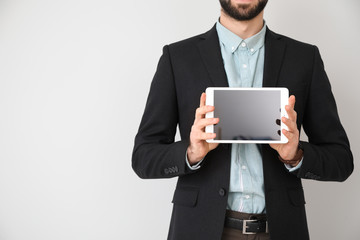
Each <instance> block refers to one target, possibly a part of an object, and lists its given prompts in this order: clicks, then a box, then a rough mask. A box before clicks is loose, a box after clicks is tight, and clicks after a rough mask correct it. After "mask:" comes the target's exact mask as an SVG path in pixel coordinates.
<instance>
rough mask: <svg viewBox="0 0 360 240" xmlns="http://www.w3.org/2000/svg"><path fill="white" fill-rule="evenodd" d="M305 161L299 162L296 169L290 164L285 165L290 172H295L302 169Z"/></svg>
mask: <svg viewBox="0 0 360 240" xmlns="http://www.w3.org/2000/svg"><path fill="white" fill-rule="evenodd" d="M303 160H304V157H302V158H301V161H300V162H299V164H298V165H296V167H292V166H290V165H289V164H284V165H285V167H286V169H287V170H288V171H289V172H294V171H296V170H298V169H299V168H300V167H301V165H302V162H303Z"/></svg>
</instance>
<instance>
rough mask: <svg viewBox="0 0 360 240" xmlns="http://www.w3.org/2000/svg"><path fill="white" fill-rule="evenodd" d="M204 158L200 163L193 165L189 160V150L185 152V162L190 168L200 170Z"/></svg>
mask: <svg viewBox="0 0 360 240" xmlns="http://www.w3.org/2000/svg"><path fill="white" fill-rule="evenodd" d="M203 160H204V158H203V159H201V160H200V161H199V162H198V163H196V164H195V165H193V166H191V165H190V163H189V160H188V157H187V152H186V153H185V162H186V165H187V166H188V168H189V169H190V170H198V169H199V168H200V167H201V166H200V165H201V163H202V161H203Z"/></svg>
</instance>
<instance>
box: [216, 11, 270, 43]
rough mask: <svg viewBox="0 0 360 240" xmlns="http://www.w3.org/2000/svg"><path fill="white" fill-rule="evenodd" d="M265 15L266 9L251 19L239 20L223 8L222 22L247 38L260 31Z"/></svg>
mask: <svg viewBox="0 0 360 240" xmlns="http://www.w3.org/2000/svg"><path fill="white" fill-rule="evenodd" d="M263 17H264V11H262V12H261V13H260V14H259V15H257V16H256V17H255V18H253V19H251V20H248V21H239V20H236V19H234V18H232V17H230V16H229V15H227V14H226V13H225V12H224V10H223V9H221V15H220V23H221V24H222V25H223V26H224V27H226V28H227V29H229V30H230V31H231V32H233V33H235V34H236V35H238V36H239V37H240V38H241V39H247V38H249V37H251V36H253V35H255V34H257V33H258V32H260V30H261V29H262V27H263V25H264V20H263Z"/></svg>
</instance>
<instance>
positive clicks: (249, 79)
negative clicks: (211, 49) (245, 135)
mask: <svg viewBox="0 0 360 240" xmlns="http://www.w3.org/2000/svg"><path fill="white" fill-rule="evenodd" d="M216 30H217V33H218V35H219V41H220V48H221V54H222V58H223V61H224V67H225V71H226V75H227V79H228V83H229V87H257V88H259V87H262V82H263V72H264V56H265V54H264V53H265V46H264V42H265V33H266V24H265V23H264V26H263V28H262V29H261V30H260V32H258V33H257V34H256V35H254V36H252V37H250V38H247V39H241V38H240V37H239V36H237V35H236V34H234V33H233V32H231V31H230V30H228V29H227V28H225V27H224V26H223V25H221V23H220V22H217V24H216ZM227 208H228V209H230V210H233V211H238V212H246V213H264V212H265V192H264V176H263V165H262V156H261V150H260V146H259V145H257V144H232V146H231V172H230V186H229V196H228V204H227Z"/></svg>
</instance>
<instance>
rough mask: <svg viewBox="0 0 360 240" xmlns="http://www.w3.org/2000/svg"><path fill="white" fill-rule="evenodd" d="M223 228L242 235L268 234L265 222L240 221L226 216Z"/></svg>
mask: <svg viewBox="0 0 360 240" xmlns="http://www.w3.org/2000/svg"><path fill="white" fill-rule="evenodd" d="M224 226H225V227H228V228H235V229H238V230H240V231H242V233H243V234H256V233H268V232H269V231H268V222H267V221H266V220H257V219H255V220H242V219H236V218H231V217H228V216H226V217H225V225H224Z"/></svg>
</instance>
